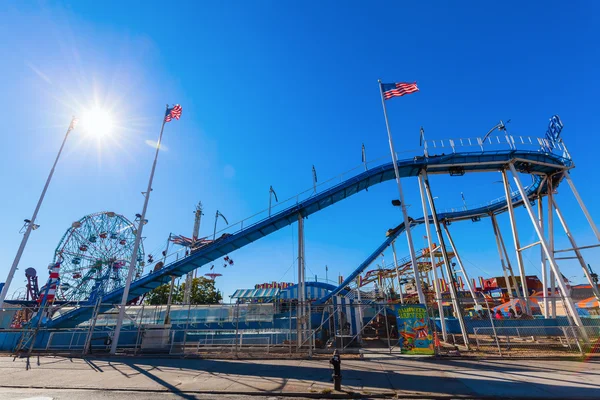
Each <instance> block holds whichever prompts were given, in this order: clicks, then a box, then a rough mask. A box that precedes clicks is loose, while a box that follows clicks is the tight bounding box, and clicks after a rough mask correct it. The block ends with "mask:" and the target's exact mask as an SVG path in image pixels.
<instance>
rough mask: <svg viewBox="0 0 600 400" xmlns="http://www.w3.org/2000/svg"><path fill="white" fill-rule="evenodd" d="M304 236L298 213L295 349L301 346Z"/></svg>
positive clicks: (302, 223) (300, 215) (301, 220)
mask: <svg viewBox="0 0 600 400" xmlns="http://www.w3.org/2000/svg"><path fill="white" fill-rule="evenodd" d="M303 236H304V220H303V219H302V214H300V213H298V303H297V307H296V342H297V343H296V347H297V348H298V349H300V347H301V346H302V336H303V335H302V325H303V323H302V318H303V315H302V311H303V307H302V304H303V303H302V297H303V294H304V285H303V284H302V280H303V274H302V246H303V244H302V239H303Z"/></svg>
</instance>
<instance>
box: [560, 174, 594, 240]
mask: <svg viewBox="0 0 600 400" xmlns="http://www.w3.org/2000/svg"><path fill="white" fill-rule="evenodd" d="M564 177H565V179H566V180H567V183H568V184H569V187H570V188H571V190H572V191H573V194H574V195H575V198H576V199H577V203H579V207H581V210H582V211H583V213H584V214H585V218H586V219H587V221H588V223H589V224H590V226H591V227H592V230H593V231H594V234H595V235H596V238H597V239H598V241H600V231H598V227H597V226H596V224H595V223H594V220H593V219H592V216H591V215H590V212H589V211H588V209H587V207H586V206H585V203H584V202H583V200H582V199H581V196H579V192H578V191H577V189H576V188H575V184H574V183H573V181H572V180H571V176H570V175H569V173H568V172H567V173H566V174H564Z"/></svg>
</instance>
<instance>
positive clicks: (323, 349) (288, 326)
mask: <svg viewBox="0 0 600 400" xmlns="http://www.w3.org/2000/svg"><path fill="white" fill-rule="evenodd" d="M438 302H440V303H441V305H442V312H443V314H444V318H440V312H439V305H438ZM398 305H399V303H398V302H386V301H382V300H372V299H367V300H362V301H360V300H355V299H353V300H352V301H350V300H348V301H345V302H341V303H340V302H336V301H332V302H331V303H328V304H325V305H319V306H316V305H315V304H314V303H310V302H307V303H305V304H299V303H298V302H296V301H290V302H286V303H285V304H283V303H277V302H276V303H255V304H216V305H180V304H177V305H171V306H167V305H162V306H149V305H135V306H127V307H126V310H125V311H126V312H125V319H124V321H123V330H122V332H121V336H120V340H119V346H118V351H119V352H121V353H128V354H144V353H150V354H169V355H173V356H199V357H204V356H205V357H240V356H243V357H256V358H260V357H290V356H298V357H304V356H307V355H311V356H312V355H319V354H330V353H331V352H332V351H333V349H339V350H341V351H343V352H345V353H356V354H359V355H360V354H364V353H365V352H369V351H375V352H385V353H392V354H395V353H400V352H401V351H400V348H401V347H402V346H401V343H403V342H404V343H406V341H407V340H408V342H411V343H412V342H414V341H418V340H429V341H430V342H431V343H432V347H433V350H435V354H437V355H440V356H465V355H466V356H500V357H554V356H580V355H588V354H592V353H600V318H597V316H594V315H589V313H587V314H586V313H585V312H584V311H582V312H581V314H580V320H581V321H582V325H581V326H578V325H577V324H576V323H575V319H574V318H573V316H572V315H570V314H569V312H568V307H566V306H565V300H564V299H563V298H561V297H553V298H547V299H546V301H539V299H535V300H530V304H525V303H524V301H523V300H522V299H511V300H510V301H508V302H505V303H503V304H500V303H499V301H498V300H495V299H491V298H489V297H484V296H483V295H481V294H480V293H477V297H476V298H475V300H474V299H473V298H472V297H471V296H470V295H469V296H467V295H464V294H463V295H462V297H460V298H459V299H458V306H459V310H458V311H459V312H458V313H457V312H456V310H454V305H453V302H452V301H451V300H450V299H448V298H442V299H435V298H432V299H430V301H429V303H428V305H427V307H426V316H425V317H424V318H422V321H418V322H419V324H420V325H421V327H420V328H419V329H415V332H416V333H415V336H414V337H408V338H407V334H406V333H405V329H404V328H405V326H403V324H405V321H403V320H402V319H400V318H399V317H398V316H399V314H398ZM80 307H82V308H88V310H86V311H87V312H88V313H89V315H92V316H93V317H92V318H91V319H88V320H86V321H85V322H82V323H80V324H77V325H76V326H74V327H68V328H67V327H64V328H61V327H51V325H50V327H48V323H50V324H51V321H53V320H56V319H57V318H59V317H60V316H61V315H64V314H65V313H66V312H68V311H69V308H68V307H62V308H59V309H57V310H55V311H54V312H51V313H49V314H46V315H45V317H44V318H42V320H40V319H36V318H35V317H34V318H33V319H31V318H32V316H35V311H34V310H33V309H28V308H24V307H14V308H4V309H2V311H1V312H0V324H1V325H0V351H3V352H12V353H14V352H21V353H22V352H30V353H31V352H44V353H55V354H65V353H68V354H81V355H84V354H90V353H91V354H99V353H108V352H109V350H110V347H111V344H112V338H113V335H114V327H115V325H116V320H117V316H118V306H116V305H112V304H102V305H96V306H80ZM27 319H29V320H30V321H31V322H30V323H26V322H25V321H27ZM423 325H426V326H427V329H426V330H423V329H424V328H422V326H423ZM419 335H421V336H419Z"/></svg>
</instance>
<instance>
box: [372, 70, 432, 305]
mask: <svg viewBox="0 0 600 400" xmlns="http://www.w3.org/2000/svg"><path fill="white" fill-rule="evenodd" d="M379 93H380V94H381V105H382V106H383V115H384V116H385V126H386V128H387V133H388V141H389V144H390V152H391V153H392V162H393V163H394V173H395V174H396V185H397V186H398V196H399V197H400V206H401V208H402V217H403V218H404V229H405V231H406V240H407V241H408V251H409V253H410V261H411V263H412V267H413V271H414V274H415V285H416V286H417V294H418V296H419V303H421V304H427V301H426V299H425V295H424V294H423V288H422V287H421V277H420V276H419V267H418V265H417V257H416V255H415V248H414V246H413V240H412V235H411V233H410V220H409V218H408V212H407V211H406V204H405V203H404V193H403V192H402V183H401V182H400V172H399V171H398V159H397V157H396V150H394V141H393V140H392V131H391V130H390V122H389V120H388V115H387V108H386V106H385V99H384V98H383V88H382V87H381V81H379Z"/></svg>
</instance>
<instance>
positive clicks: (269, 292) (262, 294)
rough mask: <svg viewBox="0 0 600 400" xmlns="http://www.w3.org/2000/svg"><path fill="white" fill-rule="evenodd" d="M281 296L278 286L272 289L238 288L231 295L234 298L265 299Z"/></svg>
mask: <svg viewBox="0 0 600 400" xmlns="http://www.w3.org/2000/svg"><path fill="white" fill-rule="evenodd" d="M277 296H279V289H278V288H270V289H238V290H236V291H235V292H234V293H233V294H232V295H231V297H232V298H234V299H265V298H269V299H271V298H273V297H277Z"/></svg>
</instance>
